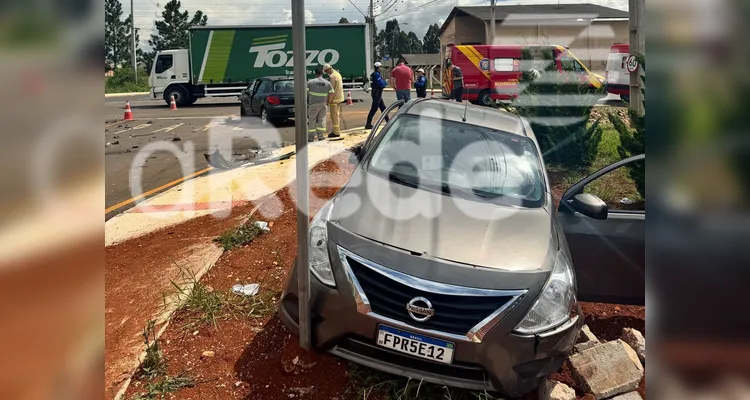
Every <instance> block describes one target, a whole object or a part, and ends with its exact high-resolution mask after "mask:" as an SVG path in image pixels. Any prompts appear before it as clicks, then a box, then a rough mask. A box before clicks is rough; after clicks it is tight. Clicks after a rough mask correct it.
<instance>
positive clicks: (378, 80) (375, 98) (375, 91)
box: [365, 62, 388, 129]
mask: <svg viewBox="0 0 750 400" xmlns="http://www.w3.org/2000/svg"><path fill="white" fill-rule="evenodd" d="M380 65H381V64H380V62H376V63H375V71H374V72H373V73H372V74H370V85H371V88H372V93H371V96H372V105H371V106H370V113H369V114H367V123H366V124H365V129H372V117H374V116H375V113H376V112H378V108H379V109H380V112H381V113H382V112H383V111H385V102H383V89H385V86H386V82H385V80H384V79H383V77H382V76H381V75H380ZM385 120H386V121H388V117H387V116H386V117H385Z"/></svg>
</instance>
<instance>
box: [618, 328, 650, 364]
mask: <svg viewBox="0 0 750 400" xmlns="http://www.w3.org/2000/svg"><path fill="white" fill-rule="evenodd" d="M622 340H624V341H625V343H627V344H629V345H630V347H632V348H633V350H635V353H636V354H638V358H639V359H640V360H641V361H643V362H646V338H645V337H643V335H642V334H641V332H639V331H638V330H636V329H633V328H622Z"/></svg>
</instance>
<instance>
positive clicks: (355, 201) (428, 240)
mask: <svg viewBox="0 0 750 400" xmlns="http://www.w3.org/2000/svg"><path fill="white" fill-rule="evenodd" d="M364 180H366V184H365V183H364V182H363V181H364ZM464 210H470V213H471V214H472V215H467V213H466V212H465V211H464ZM330 222H332V223H334V224H337V225H338V226H340V227H341V228H343V229H346V230H347V231H349V232H351V233H354V234H357V235H361V236H363V237H365V238H368V239H370V240H373V241H376V242H380V243H383V244H386V245H389V246H393V247H396V248H399V249H403V250H407V251H410V252H413V253H417V254H424V255H428V256H431V257H436V258H440V259H444V260H449V261H453V262H458V263H464V264H470V265H476V266H483V267H490V268H496V269H502V270H509V271H548V270H550V269H551V263H552V262H553V261H554V255H555V252H556V250H557V235H556V234H555V232H554V226H553V224H552V219H551V216H550V214H549V212H548V211H547V210H546V209H544V208H535V209H527V208H516V207H510V206H501V205H497V204H491V203H485V202H477V201H471V200H465V199H460V198H456V197H451V196H448V195H444V194H442V193H434V192H432V191H428V190H423V189H415V188H411V187H408V186H404V185H401V184H398V183H395V182H391V181H389V180H387V179H384V178H381V177H378V176H375V175H373V174H369V173H367V172H364V171H363V170H362V169H361V168H357V169H356V171H355V172H354V174H353V175H352V178H351V179H350V181H349V183H348V184H347V186H346V187H344V188H343V189H342V190H341V191H340V192H339V194H338V195H337V196H336V198H335V199H334V203H333V208H332V210H331V214H330Z"/></svg>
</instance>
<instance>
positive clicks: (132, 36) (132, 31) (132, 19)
mask: <svg viewBox="0 0 750 400" xmlns="http://www.w3.org/2000/svg"><path fill="white" fill-rule="evenodd" d="M130 41H131V42H133V43H132V44H133V55H132V57H133V72H134V73H135V81H136V83H137V82H138V64H137V63H136V55H135V12H134V10H133V0H130Z"/></svg>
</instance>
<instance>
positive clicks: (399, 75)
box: [390, 60, 414, 103]
mask: <svg viewBox="0 0 750 400" xmlns="http://www.w3.org/2000/svg"><path fill="white" fill-rule="evenodd" d="M390 81H391V87H392V88H394V89H395V90H396V99H397V100H403V101H404V103H406V102H407V101H409V100H411V86H412V83H413V82H414V73H413V72H412V70H411V68H409V67H407V66H406V64H404V60H399V61H398V66H396V68H394V69H393V71H391V78H390Z"/></svg>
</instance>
